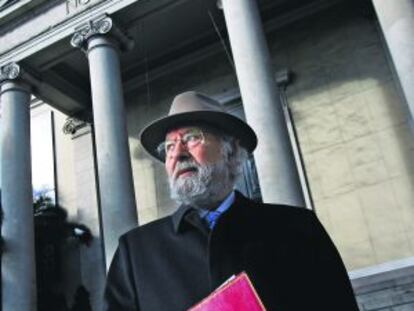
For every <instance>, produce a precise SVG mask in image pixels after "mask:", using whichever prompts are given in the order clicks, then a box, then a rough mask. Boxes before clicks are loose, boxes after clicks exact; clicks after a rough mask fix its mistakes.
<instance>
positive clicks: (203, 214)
mask: <svg viewBox="0 0 414 311" xmlns="http://www.w3.org/2000/svg"><path fill="white" fill-rule="evenodd" d="M234 199H235V193H234V191H232V192H231V193H230V194H229V195H228V196H227V198H225V199H224V201H223V202H221V204H220V205H219V207H217V208H216V209H215V210H206V209H201V210H200V211H199V215H200V218H202V219H204V220H205V221H206V222H207V225H208V227H209V228H210V229H213V227H214V225H215V224H216V222H217V219H218V218H219V217H220V215H221V214H222V213H224V212H225V211H227V210H228V209H229V207H230V206H231V205H232V204H233V202H234Z"/></svg>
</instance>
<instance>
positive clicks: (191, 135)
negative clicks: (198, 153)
mask: <svg viewBox="0 0 414 311" xmlns="http://www.w3.org/2000/svg"><path fill="white" fill-rule="evenodd" d="M178 142H179V143H181V144H183V146H184V147H185V148H186V149H187V150H190V149H192V148H194V147H196V146H198V145H200V144H203V143H204V134H203V132H202V131H201V130H200V129H199V128H192V129H190V130H188V131H187V132H185V133H184V134H183V135H182V136H181V138H178V139H174V140H165V141H164V142H162V143H161V144H159V145H158V147H157V152H158V154H159V155H160V156H161V157H162V158H164V159H165V157H166V156H168V155H170V154H171V153H172V152H173V151H174V149H175V146H176V145H177V143H178Z"/></svg>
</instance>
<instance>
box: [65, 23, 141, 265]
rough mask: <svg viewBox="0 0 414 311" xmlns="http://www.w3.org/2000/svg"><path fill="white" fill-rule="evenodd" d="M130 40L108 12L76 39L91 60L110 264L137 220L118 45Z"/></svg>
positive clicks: (74, 38) (80, 31)
mask: <svg viewBox="0 0 414 311" xmlns="http://www.w3.org/2000/svg"><path fill="white" fill-rule="evenodd" d="M125 43H128V40H127V38H126V37H125V36H123V35H122V33H121V32H120V31H119V30H117V29H116V28H115V27H114V25H113V24H112V20H111V19H110V18H109V17H103V18H100V19H98V20H94V21H91V22H90V23H89V24H87V25H86V26H85V27H83V28H81V29H79V30H78V32H77V33H75V35H74V36H73V38H72V44H73V45H74V46H76V47H80V48H83V49H84V51H85V52H86V53H87V56H88V60H89V71H90V79H91V89H92V104H93V118H94V125H95V139H96V153H97V162H98V163H97V164H98V180H99V193H100V199H101V202H100V203H101V213H102V226H103V237H104V247H105V258H106V266H107V268H108V267H109V265H110V263H111V260H112V256H113V254H114V252H115V249H116V247H117V244H118V238H119V236H120V235H122V234H123V233H125V232H126V231H128V230H129V229H131V228H133V227H135V226H136V225H137V221H138V216H137V209H136V205H135V193H134V186H133V180H132V169H131V159H130V152H129V145H128V133H127V125H126V116H125V108H124V100H123V94H122V85H121V72H120V64H119V56H118V44H121V45H125Z"/></svg>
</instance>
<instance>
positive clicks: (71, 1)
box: [66, 0, 93, 15]
mask: <svg viewBox="0 0 414 311" xmlns="http://www.w3.org/2000/svg"><path fill="white" fill-rule="evenodd" d="M92 1H93V0H66V15H69V14H72V13H73V12H76V11H77V10H79V9H80V8H82V7H83V6H85V5H87V4H89V3H91V2H92Z"/></svg>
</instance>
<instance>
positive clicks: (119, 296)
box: [105, 92, 358, 311]
mask: <svg viewBox="0 0 414 311" xmlns="http://www.w3.org/2000/svg"><path fill="white" fill-rule="evenodd" d="M141 143H142V145H143V146H144V148H145V149H146V150H147V151H148V152H149V153H150V154H151V155H152V156H154V157H155V158H157V159H159V160H161V161H163V162H165V168H166V172H167V175H168V177H169V182H170V188H171V195H172V198H173V199H174V200H175V201H176V202H177V203H178V205H179V208H178V210H177V211H176V212H175V213H174V214H173V215H171V216H169V217H166V218H163V219H159V220H157V221H154V222H152V223H149V224H146V225H144V226H141V227H138V228H136V229H134V230H132V231H130V232H128V233H127V234H125V235H124V236H122V237H121V238H120V241H119V247H118V250H117V251H116V254H115V256H114V259H113V261H112V264H111V267H110V270H109V273H108V280H107V287H106V292H105V304H106V307H105V308H106V309H105V310H108V311H109V310H110V311H114V310H117V311H127V310H128V311H130V310H131V311H132V310H135V311H184V310H187V309H188V308H190V307H191V306H192V305H194V304H196V303H197V302H198V301H200V300H202V299H203V298H204V297H206V296H207V295H209V293H211V292H212V291H213V290H214V289H216V288H217V287H218V286H220V285H221V284H222V283H223V282H224V281H225V280H227V279H228V278H229V277H230V276H231V275H234V274H238V273H239V272H241V271H246V272H247V274H248V275H249V277H250V278H251V280H252V283H253V284H254V286H255V288H256V289H257V292H258V294H259V296H260V297H261V299H262V301H263V303H264V305H265V307H266V308H267V310H269V311H279V310H280V311H299V310H300V311H303V310H312V311H314V310H315V311H323V310H326V311H328V310H329V311H338V310H339V311H341V310H343V311H353V310H358V307H357V305H356V302H355V298H354V296H353V292H352V288H351V285H350V283H349V280H348V277H347V273H346V270H345V268H344V266H343V263H342V261H341V259H340V257H339V254H338V252H337V250H336V249H335V247H334V245H333V244H332V242H331V240H330V239H329V237H328V235H327V234H326V232H325V231H324V229H323V228H322V226H321V225H320V223H319V221H318V220H317V218H316V216H315V215H314V213H313V212H311V211H309V210H306V209H304V208H298V207H292V206H283V205H270V204H262V203H257V202H253V201H251V200H249V199H247V198H245V197H243V196H242V195H241V194H240V193H238V192H236V191H234V190H233V188H234V185H235V182H236V180H237V177H238V176H239V175H240V173H241V167H242V164H243V161H244V160H245V159H246V157H247V154H248V153H251V152H253V150H254V149H255V147H256V144H257V138H256V135H255V133H254V131H253V130H252V129H251V128H250V126H249V125H247V124H246V123H245V122H243V121H242V120H240V119H238V118H236V117H234V116H231V115H229V114H227V113H225V112H223V111H221V109H220V108H219V105H218V103H216V102H215V101H214V100H213V99H211V98H209V97H207V96H205V95H203V94H199V93H196V92H186V93H183V94H180V95H178V96H177V97H176V98H175V99H174V101H173V103H172V106H171V110H170V113H169V115H168V116H167V117H165V118H161V119H159V120H156V121H155V122H153V123H152V124H150V125H149V126H147V127H146V128H145V129H144V130H143V132H142V133H141ZM280 178H283V176H281V177H280ZM217 311H219V310H217Z"/></svg>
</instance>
